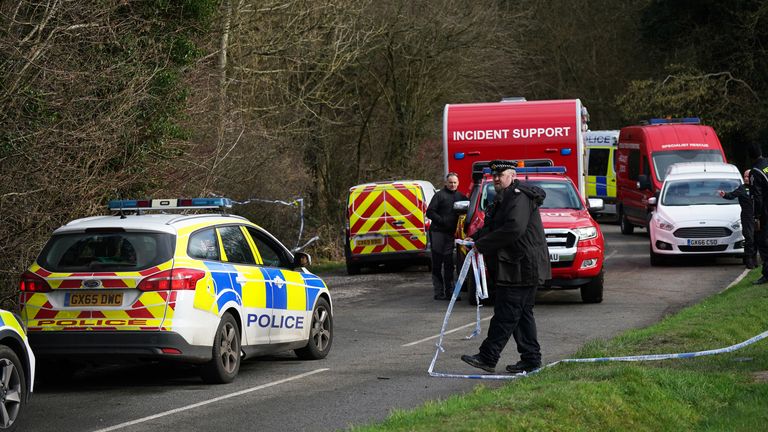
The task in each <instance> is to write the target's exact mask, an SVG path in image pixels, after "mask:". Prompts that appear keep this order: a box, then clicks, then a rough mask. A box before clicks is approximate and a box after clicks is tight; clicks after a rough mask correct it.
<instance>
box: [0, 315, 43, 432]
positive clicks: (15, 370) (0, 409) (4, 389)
mask: <svg viewBox="0 0 768 432" xmlns="http://www.w3.org/2000/svg"><path fill="white" fill-rule="evenodd" d="M34 386H35V356H34V354H32V349H31V348H30V347H29V343H28V341H27V334H26V332H25V331H24V328H23V327H22V325H21V323H20V322H19V320H18V319H17V317H16V315H14V314H13V313H11V312H8V311H6V310H0V414H1V415H0V429H2V430H15V429H16V426H17V423H16V420H17V419H18V418H19V415H20V414H21V410H22V409H23V406H24V405H25V404H26V403H27V400H28V398H29V394H30V393H32V390H33V388H34Z"/></svg>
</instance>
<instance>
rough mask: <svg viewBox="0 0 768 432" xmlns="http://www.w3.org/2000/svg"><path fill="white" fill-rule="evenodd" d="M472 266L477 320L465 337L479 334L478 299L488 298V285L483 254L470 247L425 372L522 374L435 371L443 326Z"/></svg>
mask: <svg viewBox="0 0 768 432" xmlns="http://www.w3.org/2000/svg"><path fill="white" fill-rule="evenodd" d="M456 243H458V244H461V245H464V246H467V247H472V246H473V243H472V242H470V241H465V240H456ZM470 267H472V272H473V273H474V277H475V287H476V288H475V300H477V322H476V324H475V330H474V331H473V332H472V334H470V335H469V336H467V337H466V338H465V339H472V338H473V337H475V336H477V335H479V334H480V305H481V302H480V300H483V299H486V298H488V285H487V280H486V276H485V261H484V260H483V255H482V254H478V253H477V249H475V248H472V249H470V251H469V253H468V254H467V257H466V258H465V259H464V265H462V266H461V271H460V272H459V277H458V279H457V280H456V286H455V287H454V288H453V294H452V295H451V301H450V303H448V310H447V311H446V312H445V318H443V326H442V328H441V329H440V337H439V339H438V341H437V344H436V345H437V349H436V350H435V355H434V357H432V362H431V363H430V364H429V369H428V370H427V372H429V375H430V376H433V377H440V378H468V379H486V380H508V379H515V378H519V377H521V376H522V374H518V375H463V374H452V373H445V372H435V363H437V358H438V356H439V355H440V353H441V352H445V348H443V338H444V337H445V328H446V327H448V320H449V319H450V317H451V313H452V312H453V306H454V304H456V298H457V297H458V296H459V292H461V286H462V285H463V284H464V280H465V279H466V278H467V273H469V268H470Z"/></svg>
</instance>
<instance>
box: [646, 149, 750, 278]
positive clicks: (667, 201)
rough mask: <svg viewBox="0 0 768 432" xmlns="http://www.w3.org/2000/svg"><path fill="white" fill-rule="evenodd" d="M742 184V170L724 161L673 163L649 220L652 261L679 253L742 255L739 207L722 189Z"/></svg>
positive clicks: (660, 261) (652, 201) (659, 261)
mask: <svg viewBox="0 0 768 432" xmlns="http://www.w3.org/2000/svg"><path fill="white" fill-rule="evenodd" d="M741 183H742V177H741V173H739V170H738V168H736V167H735V166H733V165H731V164H727V163H722V162H684V163H676V164H673V165H671V166H670V167H669V169H668V170H667V174H666V176H665V179H664V184H663V185H662V188H661V191H660V192H659V194H658V197H656V196H654V197H651V198H649V199H648V204H649V205H650V206H651V207H653V209H654V210H653V212H652V213H651V219H650V221H649V223H648V229H649V234H650V237H651V247H650V255H651V265H652V266H656V265H660V264H663V263H664V261H665V259H666V258H669V257H671V256H675V255H730V256H743V254H744V237H743V236H742V233H741V220H740V215H741V207H740V206H739V204H738V202H737V201H735V200H727V199H725V198H723V197H721V196H720V194H719V193H718V191H721V190H723V191H726V192H730V191H732V190H734V189H736V188H737V187H738V186H739V185H741Z"/></svg>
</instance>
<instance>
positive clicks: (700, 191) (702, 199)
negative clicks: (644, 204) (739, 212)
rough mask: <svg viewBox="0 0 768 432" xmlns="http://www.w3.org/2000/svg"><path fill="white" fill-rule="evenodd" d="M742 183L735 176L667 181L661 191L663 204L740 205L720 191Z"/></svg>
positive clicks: (728, 190) (730, 189) (732, 188)
mask: <svg viewBox="0 0 768 432" xmlns="http://www.w3.org/2000/svg"><path fill="white" fill-rule="evenodd" d="M740 184H741V182H740V181H739V180H738V179H734V178H713V179H705V180H678V181H670V182H666V183H664V189H663V190H662V192H661V204H662V205H665V206H690V205H738V204H739V203H738V201H736V200H727V199H724V198H723V197H721V196H720V194H719V193H718V191H721V190H722V191H725V192H730V191H732V190H734V189H736V188H737V187H738V186H739V185H740Z"/></svg>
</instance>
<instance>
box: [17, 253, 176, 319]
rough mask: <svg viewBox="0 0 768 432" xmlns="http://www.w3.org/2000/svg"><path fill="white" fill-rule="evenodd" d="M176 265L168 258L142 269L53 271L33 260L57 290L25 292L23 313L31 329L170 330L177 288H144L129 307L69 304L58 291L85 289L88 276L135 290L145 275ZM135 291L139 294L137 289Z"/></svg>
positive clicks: (104, 284) (105, 285) (114, 286)
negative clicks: (174, 290)
mask: <svg viewBox="0 0 768 432" xmlns="http://www.w3.org/2000/svg"><path fill="white" fill-rule="evenodd" d="M172 265H173V261H167V262H165V263H162V264H160V265H158V266H156V267H152V268H150V269H146V270H142V271H138V272H119V273H108V272H94V273H82V272H81V273H52V272H49V271H47V270H45V269H43V268H41V267H40V266H39V265H37V264H33V265H32V266H31V267H30V269H29V270H30V271H31V272H33V273H35V274H37V275H39V276H41V277H43V278H45V280H46V281H47V282H48V284H49V285H50V286H51V288H52V290H53V291H52V292H48V293H35V292H23V293H21V296H20V299H19V300H20V303H21V305H22V316H23V318H24V320H25V321H26V322H27V327H28V328H29V330H30V331H61V330H64V331H83V330H134V331H135V330H170V328H171V323H172V319H173V314H174V311H175V308H176V293H175V292H164V291H159V292H140V294H139V296H138V298H137V299H136V301H134V302H133V304H131V305H130V306H129V307H128V308H126V309H113V308H104V309H93V308H80V307H72V308H65V307H64V306H63V301H64V300H63V299H64V296H63V295H62V294H63V293H56V291H57V290H80V289H84V288H86V287H84V286H83V282H84V281H86V280H98V281H100V283H101V286H100V287H98V288H96V289H97V290H109V289H127V290H131V289H133V290H135V288H136V286H138V284H139V282H141V280H142V279H144V278H145V277H147V276H149V275H152V274H154V273H157V272H160V271H163V270H167V269H169V268H171V267H172ZM86 289H88V288H86ZM90 289H93V288H90ZM133 293H134V294H133V295H136V294H135V293H137V291H133ZM126 295H128V294H126ZM54 299H55V300H54ZM52 302H53V303H52Z"/></svg>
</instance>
